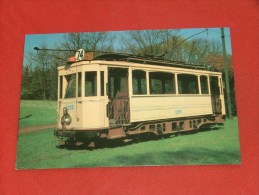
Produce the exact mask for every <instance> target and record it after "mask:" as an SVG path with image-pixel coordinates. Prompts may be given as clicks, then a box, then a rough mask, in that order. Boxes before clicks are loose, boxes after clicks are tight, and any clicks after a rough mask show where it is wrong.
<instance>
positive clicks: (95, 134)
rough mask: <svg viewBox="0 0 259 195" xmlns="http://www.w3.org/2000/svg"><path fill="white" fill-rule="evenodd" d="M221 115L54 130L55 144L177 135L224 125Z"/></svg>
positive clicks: (78, 143) (89, 145)
mask: <svg viewBox="0 0 259 195" xmlns="http://www.w3.org/2000/svg"><path fill="white" fill-rule="evenodd" d="M224 117H225V116H222V115H207V116H199V117H188V118H178V119H167V120H156V121H145V122H138V123H133V124H129V125H121V126H117V127H111V128H109V129H98V130H65V128H63V129H57V130H55V131H54V134H55V136H57V138H58V140H59V141H58V144H57V146H76V145H81V144H85V145H86V146H88V147H90V148H94V147H96V144H98V142H102V141H104V140H107V141H108V140H119V141H124V142H127V141H129V140H134V139H139V138H140V137H145V136H152V137H157V138H159V137H167V136H170V135H177V134H180V133H182V132H188V131H189V132H191V131H197V130H199V129H201V128H203V127H209V126H212V125H220V126H221V125H224V122H225V120H224Z"/></svg>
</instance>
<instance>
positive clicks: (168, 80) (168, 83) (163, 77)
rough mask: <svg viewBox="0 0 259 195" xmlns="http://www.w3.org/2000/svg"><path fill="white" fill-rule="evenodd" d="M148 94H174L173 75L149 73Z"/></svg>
mask: <svg viewBox="0 0 259 195" xmlns="http://www.w3.org/2000/svg"><path fill="white" fill-rule="evenodd" d="M149 85H150V94H175V84H174V75H173V74H171V73H164V72H150V73H149Z"/></svg>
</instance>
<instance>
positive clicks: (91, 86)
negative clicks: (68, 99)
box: [85, 71, 97, 97]
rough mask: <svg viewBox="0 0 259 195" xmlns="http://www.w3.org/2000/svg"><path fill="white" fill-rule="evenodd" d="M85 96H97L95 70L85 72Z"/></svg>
mask: <svg viewBox="0 0 259 195" xmlns="http://www.w3.org/2000/svg"><path fill="white" fill-rule="evenodd" d="M85 96H86V97H87V96H97V72H96V71H89V72H85Z"/></svg>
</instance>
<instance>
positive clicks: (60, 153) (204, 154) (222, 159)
mask: <svg viewBox="0 0 259 195" xmlns="http://www.w3.org/2000/svg"><path fill="white" fill-rule="evenodd" d="M240 163H241V157H240V149H239V136H238V126H237V118H234V119H233V120H227V122H226V124H225V126H224V127H220V128H218V129H217V130H210V131H203V132H199V133H195V134H188V135H180V136H177V137H173V138H168V139H159V140H150V141H146V142H140V143H134V144H130V145H126V144H125V145H120V146H117V147H108V148H100V149H95V150H92V151H90V150H87V149H74V150H69V149H65V148H64V149H59V148H56V147H55V138H54V136H53V130H52V129H47V130H42V131H37V132H33V133H28V134H20V135H19V138H18V149H17V162H16V168H17V169H45V168H69V167H96V166H134V165H197V164H198V165H203V164H240Z"/></svg>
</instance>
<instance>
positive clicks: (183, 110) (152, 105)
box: [130, 95, 213, 122]
mask: <svg viewBox="0 0 259 195" xmlns="http://www.w3.org/2000/svg"><path fill="white" fill-rule="evenodd" d="M130 106H131V122H139V121H147V120H160V119H169V118H180V117H192V116H202V115H211V114H213V113H212V106H211V96H210V95H206V96H198V95H196V96H166V97H163V96H146V97H145V96H142V97H137V96H132V97H131V102H130Z"/></svg>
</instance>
